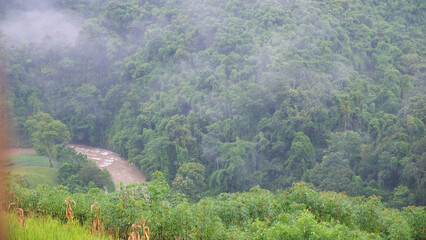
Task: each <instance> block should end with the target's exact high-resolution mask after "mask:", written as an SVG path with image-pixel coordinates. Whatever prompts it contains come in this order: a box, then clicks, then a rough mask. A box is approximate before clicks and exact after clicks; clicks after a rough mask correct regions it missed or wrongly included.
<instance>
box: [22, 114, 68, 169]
mask: <svg viewBox="0 0 426 240" xmlns="http://www.w3.org/2000/svg"><path fill="white" fill-rule="evenodd" d="M26 124H27V126H28V130H29V132H30V133H31V139H32V142H33V144H34V147H35V148H36V150H37V151H39V152H45V153H47V154H48V155H49V167H52V166H53V165H52V153H53V151H54V150H55V145H56V144H60V143H68V142H69V141H70V132H69V131H68V128H67V126H66V125H65V124H63V123H62V122H61V121H59V120H54V119H53V118H52V116H50V115H49V114H47V113H43V112H40V113H38V114H36V115H34V116H31V117H29V118H28V120H27V122H26Z"/></svg>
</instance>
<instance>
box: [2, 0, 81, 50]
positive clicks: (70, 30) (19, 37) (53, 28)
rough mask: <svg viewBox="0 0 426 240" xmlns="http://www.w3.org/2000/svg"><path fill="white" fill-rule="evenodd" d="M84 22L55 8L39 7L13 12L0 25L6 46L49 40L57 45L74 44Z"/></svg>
mask: <svg viewBox="0 0 426 240" xmlns="http://www.w3.org/2000/svg"><path fill="white" fill-rule="evenodd" d="M82 23H83V21H82V20H80V19H79V18H78V17H76V16H73V15H72V14H70V13H65V12H60V11H58V10H56V9H54V8H53V7H48V6H47V5H44V7H37V8H34V9H31V10H30V9H28V10H25V11H22V10H20V11H17V10H15V11H11V12H9V13H8V14H7V15H6V16H5V19H4V20H3V21H2V22H1V24H0V30H1V32H2V34H3V38H4V39H3V41H4V43H5V44H6V46H14V45H19V44H21V43H30V42H39V41H42V40H45V39H49V40H50V41H53V42H55V43H61V44H72V43H74V42H75V39H76V38H77V36H78V33H79V31H80V29H81V26H82Z"/></svg>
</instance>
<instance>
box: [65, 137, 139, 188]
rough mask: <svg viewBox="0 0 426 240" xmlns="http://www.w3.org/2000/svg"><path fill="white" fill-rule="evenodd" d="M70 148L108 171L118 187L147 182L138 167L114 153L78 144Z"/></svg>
mask: <svg viewBox="0 0 426 240" xmlns="http://www.w3.org/2000/svg"><path fill="white" fill-rule="evenodd" d="M70 147H73V148H74V149H75V150H76V151H77V152H80V153H83V154H85V155H86V156H87V158H88V159H90V160H91V161H92V162H94V163H95V164H96V165H97V166H98V167H99V168H100V169H106V170H108V172H109V173H110V174H111V177H112V181H113V182H114V185H116V186H118V185H120V182H123V183H124V184H129V183H141V182H145V176H144V175H143V174H142V172H141V171H140V170H139V168H138V167H136V166H135V165H134V164H131V163H128V162H127V161H126V160H124V159H123V158H121V157H120V156H119V155H118V154H116V153H114V152H112V151H109V150H106V149H103V148H95V147H90V146H85V145H78V144H71V145H70Z"/></svg>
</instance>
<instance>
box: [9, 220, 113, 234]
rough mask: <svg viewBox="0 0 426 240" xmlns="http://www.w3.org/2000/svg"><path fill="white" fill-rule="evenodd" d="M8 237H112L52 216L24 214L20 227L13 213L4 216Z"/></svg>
mask: <svg viewBox="0 0 426 240" xmlns="http://www.w3.org/2000/svg"><path fill="white" fill-rule="evenodd" d="M5 220H6V221H5V223H6V226H7V227H6V228H5V229H6V231H7V232H8V239H22V240H25V239H70V240H71V239H75V240H78V239H93V240H95V239H99V240H101V239H114V238H112V237H109V236H99V235H94V234H91V233H90V232H89V231H88V230H87V228H86V227H82V226H78V225H64V223H63V222H60V221H58V220H56V219H52V217H50V216H47V217H30V218H28V217H27V216H25V224H24V228H23V229H22V227H21V225H20V223H19V221H18V219H17V217H16V216H14V215H10V214H8V215H7V216H5Z"/></svg>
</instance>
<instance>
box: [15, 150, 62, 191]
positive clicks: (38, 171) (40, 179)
mask: <svg viewBox="0 0 426 240" xmlns="http://www.w3.org/2000/svg"><path fill="white" fill-rule="evenodd" d="M10 162H11V163H12V164H13V165H12V166H11V167H10V168H8V170H9V171H10V172H11V174H12V175H20V176H21V177H24V178H25V179H26V182H27V183H28V185H29V186H28V187H30V188H34V187H36V186H37V185H39V184H48V185H51V186H55V185H58V184H59V183H58V179H57V173H58V169H57V168H55V167H57V166H58V165H59V163H58V162H57V161H52V164H53V168H49V158H48V157H46V156H40V155H37V154H27V153H22V154H19V155H17V156H14V157H12V158H11V159H10Z"/></svg>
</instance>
